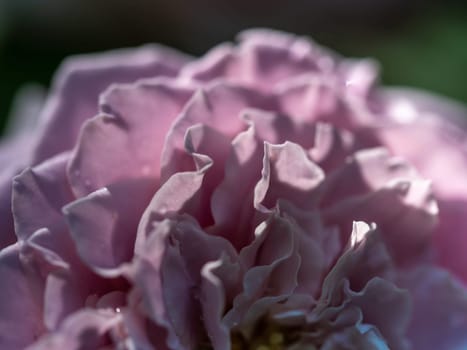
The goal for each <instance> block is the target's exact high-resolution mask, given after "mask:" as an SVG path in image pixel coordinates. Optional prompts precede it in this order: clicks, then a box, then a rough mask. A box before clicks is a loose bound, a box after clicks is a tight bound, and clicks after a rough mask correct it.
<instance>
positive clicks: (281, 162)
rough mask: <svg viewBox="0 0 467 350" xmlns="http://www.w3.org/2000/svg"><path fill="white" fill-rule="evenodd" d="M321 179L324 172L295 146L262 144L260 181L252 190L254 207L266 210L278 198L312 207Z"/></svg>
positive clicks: (303, 206) (289, 143)
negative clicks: (262, 154)
mask: <svg viewBox="0 0 467 350" xmlns="http://www.w3.org/2000/svg"><path fill="white" fill-rule="evenodd" d="M323 179H324V172H323V171H322V170H321V168H320V167H319V166H317V165H316V164H315V163H313V162H312V161H311V160H310V159H309V158H308V156H307V154H306V152H305V151H304V150H303V148H302V147H300V146H299V145H297V144H295V143H291V142H288V141H287V142H285V143H284V144H282V145H271V144H268V143H265V145H264V159H263V170H262V178H261V180H260V181H259V182H258V183H257V185H256V187H255V198H254V204H255V207H256V208H257V209H260V210H267V209H270V208H272V207H274V206H275V205H276V202H277V200H278V199H284V200H288V201H290V202H292V203H294V204H295V205H297V206H298V207H302V208H311V207H313V206H316V204H317V202H318V198H319V197H318V196H316V195H315V196H313V193H314V192H316V190H317V188H318V186H319V185H320V184H321V182H322V181H323Z"/></svg>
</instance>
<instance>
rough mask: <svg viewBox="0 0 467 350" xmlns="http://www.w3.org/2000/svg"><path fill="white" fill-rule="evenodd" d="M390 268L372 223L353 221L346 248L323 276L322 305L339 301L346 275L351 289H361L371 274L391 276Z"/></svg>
mask: <svg viewBox="0 0 467 350" xmlns="http://www.w3.org/2000/svg"><path fill="white" fill-rule="evenodd" d="M392 269H393V266H392V261H391V259H390V258H389V256H388V253H387V251H386V250H385V246H384V243H383V242H382V239H381V237H380V234H379V233H378V232H377V231H376V229H375V227H370V226H369V225H368V224H366V223H364V222H362V221H359V222H354V223H353V229H352V233H351V235H350V239H349V244H348V247H347V249H346V250H345V251H344V252H343V254H342V255H341V256H340V257H339V259H338V260H337V261H336V263H335V265H334V266H333V267H332V269H331V270H330V272H329V273H328V275H327V276H326V278H325V279H324V282H323V286H322V294H321V297H320V298H321V299H323V300H325V301H326V303H324V305H323V307H324V308H325V307H326V305H327V304H330V305H336V303H339V302H341V300H340V299H341V298H342V296H341V293H340V288H341V286H342V284H343V282H344V281H345V280H346V279H349V280H350V287H351V288H352V290H360V289H362V288H364V286H365V285H366V284H367V282H368V281H369V280H370V279H371V278H372V277H377V276H378V277H382V278H388V277H392V276H391V271H392Z"/></svg>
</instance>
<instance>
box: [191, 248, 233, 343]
mask: <svg viewBox="0 0 467 350" xmlns="http://www.w3.org/2000/svg"><path fill="white" fill-rule="evenodd" d="M239 272H240V269H239V265H238V264H236V263H231V262H230V261H228V259H227V257H226V256H225V255H223V256H222V257H221V258H220V259H219V260H216V261H211V262H208V263H206V264H205V265H204V266H203V268H202V270H201V276H202V282H201V292H200V302H201V307H202V315H203V321H204V325H205V327H206V333H207V336H208V337H209V340H210V341H211V344H212V347H213V349H215V350H229V349H230V345H231V342H230V330H229V328H228V327H226V326H225V325H224V324H223V323H222V318H223V316H224V312H225V307H226V306H227V305H228V303H230V302H232V300H233V298H232V297H229V294H230V295H232V294H233V295H235V294H236V293H235V290H236V289H238V284H239V283H238V278H239ZM237 293H238V291H237Z"/></svg>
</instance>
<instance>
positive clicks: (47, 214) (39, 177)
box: [12, 152, 74, 240]
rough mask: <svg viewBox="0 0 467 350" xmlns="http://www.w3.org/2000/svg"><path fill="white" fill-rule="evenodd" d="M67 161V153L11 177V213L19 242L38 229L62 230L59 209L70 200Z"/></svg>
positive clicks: (61, 217) (72, 198)
mask: <svg viewBox="0 0 467 350" xmlns="http://www.w3.org/2000/svg"><path fill="white" fill-rule="evenodd" d="M69 158H70V155H69V152H66V153H62V154H59V155H56V156H54V157H52V158H49V159H48V160H46V161H45V162H43V163H41V164H40V165H37V166H35V167H33V168H29V169H26V170H24V171H23V172H22V173H21V174H20V175H18V176H17V177H15V179H14V181H13V195H12V210H13V216H14V220H15V232H16V235H17V236H18V239H19V240H25V239H27V238H28V237H30V236H31V235H32V234H33V233H34V232H35V231H36V230H38V229H41V228H47V229H49V230H50V231H53V232H61V231H63V230H65V229H66V223H65V221H64V219H63V216H62V212H61V208H62V207H63V206H64V205H65V204H67V203H69V202H71V201H73V200H74V196H73V194H72V193H71V188H70V185H69V183H68V178H67V176H66V167H67V165H68V160H69Z"/></svg>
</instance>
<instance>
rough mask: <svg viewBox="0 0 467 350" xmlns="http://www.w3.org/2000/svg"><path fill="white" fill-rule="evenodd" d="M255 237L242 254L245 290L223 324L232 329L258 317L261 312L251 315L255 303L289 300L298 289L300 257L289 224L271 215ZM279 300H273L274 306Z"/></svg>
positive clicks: (236, 298)
mask: <svg viewBox="0 0 467 350" xmlns="http://www.w3.org/2000/svg"><path fill="white" fill-rule="evenodd" d="M255 236H256V238H255V240H254V241H253V242H252V243H251V244H250V245H249V246H247V247H245V248H244V249H242V251H241V252H240V264H241V266H242V268H243V269H245V271H246V273H245V275H244V278H243V290H242V292H241V293H239V294H238V295H237V296H236V297H235V299H234V302H233V306H232V309H231V310H229V312H228V313H227V314H226V316H225V320H224V322H225V324H226V325H228V326H229V327H232V326H234V325H236V324H238V323H240V322H242V320H243V319H244V318H245V317H247V316H248V318H250V317H253V318H256V319H257V318H259V317H260V316H261V315H260V314H259V313H258V312H253V313H252V314H250V315H248V314H249V313H250V311H252V310H251V309H252V308H256V307H255V303H257V302H258V303H262V302H261V299H263V298H268V297H274V298H275V297H278V299H277V300H279V299H286V297H287V296H288V295H290V294H291V293H292V292H293V291H294V290H295V288H296V286H297V275H298V270H299V267H300V257H299V255H298V246H297V245H298V242H297V241H296V237H294V233H293V231H292V227H291V225H290V223H288V222H287V221H286V220H285V219H283V218H280V217H278V216H271V217H270V219H269V220H268V221H267V222H264V223H262V224H261V225H260V226H258V228H257V229H256V232H255ZM277 242H281V244H280V245H278V244H277ZM274 298H273V299H274ZM277 300H276V299H274V300H271V303H275V302H276V301H277ZM268 303H269V302H268ZM261 309H262V308H261ZM248 322H249V323H250V322H253V320H249V321H248Z"/></svg>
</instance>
